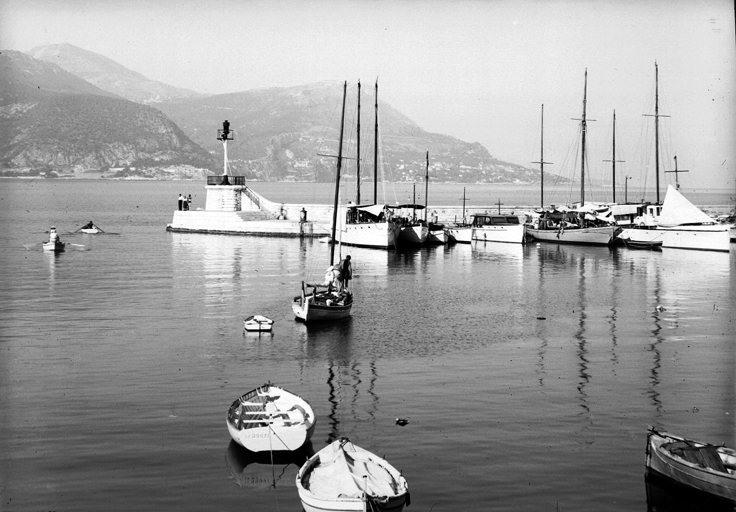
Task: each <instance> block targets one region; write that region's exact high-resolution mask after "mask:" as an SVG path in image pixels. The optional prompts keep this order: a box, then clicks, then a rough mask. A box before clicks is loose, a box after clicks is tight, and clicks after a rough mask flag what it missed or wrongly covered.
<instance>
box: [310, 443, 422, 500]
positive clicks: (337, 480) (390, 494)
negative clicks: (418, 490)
mask: <svg viewBox="0 0 736 512" xmlns="http://www.w3.org/2000/svg"><path fill="white" fill-rule="evenodd" d="M296 488H297V490H298V491H299V498H300V499H301V501H302V506H303V507H304V510H305V511H306V512H324V511H333V512H339V511H346V512H348V511H356V512H362V511H365V510H372V511H373V510H380V511H395V512H398V511H400V510H401V509H402V508H404V505H405V504H406V505H409V504H410V503H409V484H407V482H406V479H405V478H404V477H403V476H402V475H401V473H400V472H399V471H397V470H396V468H394V467H393V466H392V465H391V464H389V463H388V462H386V461H385V460H383V459H382V458H380V457H379V456H377V455H374V454H373V453H371V452H369V451H368V450H364V449H363V448H360V447H358V446H355V445H354V444H353V443H351V442H350V440H349V439H348V438H346V437H343V438H340V439H338V440H337V441H335V442H334V443H332V444H330V445H328V446H326V447H325V448H323V449H322V450H320V451H319V452H317V453H316V454H315V455H313V456H312V457H310V458H309V459H308V460H307V462H305V463H304V465H303V466H302V467H301V469H299V473H297V476H296Z"/></svg>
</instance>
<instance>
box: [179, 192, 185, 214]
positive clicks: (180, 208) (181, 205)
mask: <svg viewBox="0 0 736 512" xmlns="http://www.w3.org/2000/svg"><path fill="white" fill-rule="evenodd" d="M183 209H184V195H182V194H179V211H182V210H183Z"/></svg>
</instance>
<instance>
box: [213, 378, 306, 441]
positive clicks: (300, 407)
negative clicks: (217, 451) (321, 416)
mask: <svg viewBox="0 0 736 512" xmlns="http://www.w3.org/2000/svg"><path fill="white" fill-rule="evenodd" d="M226 424H227V429H228V432H230V437H232V438H233V441H235V442H236V443H238V444H239V445H240V446H242V447H243V448H247V449H248V450H250V451H252V452H264V451H275V452H278V451H294V450H298V449H299V448H301V447H302V446H303V445H304V444H305V443H306V442H307V441H309V439H310V438H311V437H312V434H313V433H314V426H315V424H316V417H315V415H314V410H313V409H312V406H311V405H310V404H309V402H307V401H306V400H304V399H303V398H302V397H300V396H298V395H295V394H294V393H291V392H290V391H287V390H285V389H283V388H280V387H278V386H274V385H273V384H270V383H269V384H264V385H263V386H260V387H258V388H256V389H254V390H252V391H249V392H248V393H245V394H244V395H242V396H241V397H239V398H238V399H237V400H235V401H234V402H233V403H232V405H231V406H230V408H229V409H228V412H227V418H226Z"/></svg>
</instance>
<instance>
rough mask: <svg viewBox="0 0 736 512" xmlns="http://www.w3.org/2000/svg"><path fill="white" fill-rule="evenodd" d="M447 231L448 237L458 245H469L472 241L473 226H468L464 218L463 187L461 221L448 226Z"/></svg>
mask: <svg viewBox="0 0 736 512" xmlns="http://www.w3.org/2000/svg"><path fill="white" fill-rule="evenodd" d="M447 230H448V231H449V233H450V236H451V237H453V238H454V239H455V241H456V242H458V243H461V244H469V243H471V242H472V240H473V238H472V237H473V226H472V225H470V224H469V223H468V222H467V220H466V218H465V187H463V215H462V220H461V221H460V222H459V223H455V224H452V225H450V226H449V227H448V228H447Z"/></svg>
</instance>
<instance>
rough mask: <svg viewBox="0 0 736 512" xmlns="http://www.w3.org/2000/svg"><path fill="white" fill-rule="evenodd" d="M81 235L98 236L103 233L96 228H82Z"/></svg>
mask: <svg viewBox="0 0 736 512" xmlns="http://www.w3.org/2000/svg"><path fill="white" fill-rule="evenodd" d="M79 231H80V232H81V233H86V234H88V235H96V234H97V233H102V230H100V228H97V227H94V228H82V229H80V230H79Z"/></svg>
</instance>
